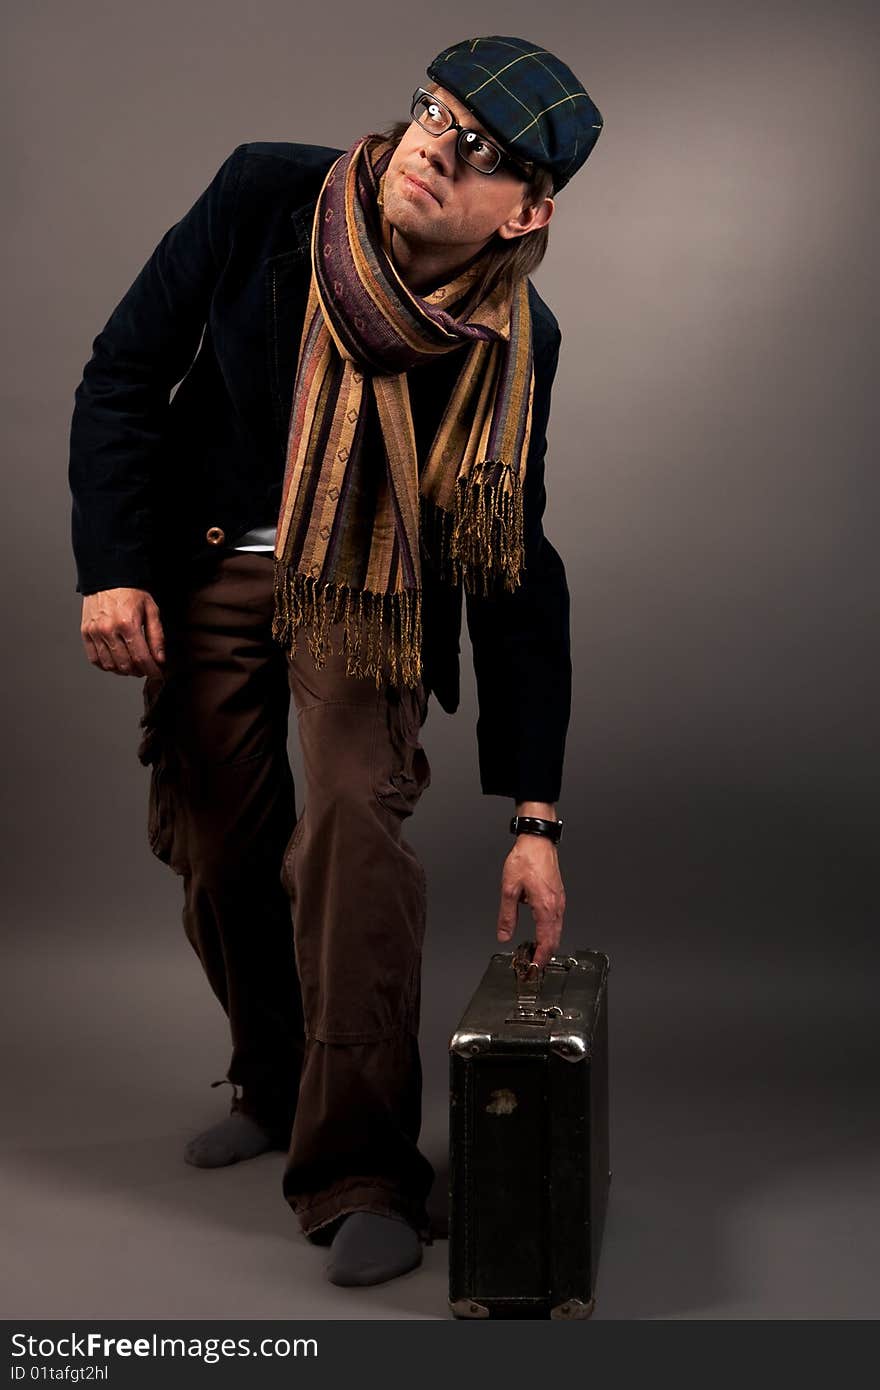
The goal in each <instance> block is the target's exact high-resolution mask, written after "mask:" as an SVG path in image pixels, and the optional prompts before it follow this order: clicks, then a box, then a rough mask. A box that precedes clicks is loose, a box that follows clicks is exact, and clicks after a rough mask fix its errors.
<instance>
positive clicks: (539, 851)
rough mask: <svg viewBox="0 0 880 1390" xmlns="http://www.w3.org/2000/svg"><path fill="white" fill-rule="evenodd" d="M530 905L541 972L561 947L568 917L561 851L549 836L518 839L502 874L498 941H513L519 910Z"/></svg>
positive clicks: (536, 960)
mask: <svg viewBox="0 0 880 1390" xmlns="http://www.w3.org/2000/svg"><path fill="white" fill-rule="evenodd" d="M521 902H527V903H528V905H529V907H530V908H531V909H532V915H533V917H534V919H535V938H536V943H537V944H536V946H535V954H534V956H533V957H532V962H533V964H534V965H536V966H537V967H538V968H539V969H543V967H544V966H545V965H546V964H547V962H548V960H549V959H550V957H551V956H552V955H554V954H555V953H556V951H557V949H558V947H559V940H560V937H561V936H562V920H563V917H564V914H565V888H564V887H563V884H562V876H561V874H560V872H559V851H558V849H557V847H556V845H554V843H553V841H552V840H550V839H548V838H547V836H546V835H529V834H525V833H524V834H521V835H517V837H516V842H515V844H514V846H513V849H512V850H511V851H510V853H509V854H508V856H507V858H506V859H505V861H504V868H503V870H502V872H501V908H500V910H499V913H498V940H499V941H509V940H510V938H511V936H512V935H513V933H514V932H515V931H516V925H517V910H518V905H519V903H521Z"/></svg>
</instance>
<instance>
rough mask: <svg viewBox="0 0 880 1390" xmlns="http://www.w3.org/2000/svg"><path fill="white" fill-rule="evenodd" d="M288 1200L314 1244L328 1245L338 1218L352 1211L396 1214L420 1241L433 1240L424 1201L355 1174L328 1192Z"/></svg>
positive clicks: (334, 1231)
mask: <svg viewBox="0 0 880 1390" xmlns="http://www.w3.org/2000/svg"><path fill="white" fill-rule="evenodd" d="M288 1201H289V1202H290V1205H291V1207H292V1208H293V1210H294V1211H295V1212H296V1214H297V1216H298V1217H299V1223H300V1227H301V1229H302V1231H303V1233H304V1235H306V1236H307V1237H308V1239H309V1240H310V1241H312V1243H313V1244H315V1245H328V1244H329V1243H330V1241H331V1240H332V1239H333V1237H334V1235H335V1234H336V1231H337V1229H338V1226H339V1224H340V1220H341V1218H342V1217H343V1216H347V1215H348V1214H349V1212H353V1211H374V1212H377V1213H379V1214H380V1215H382V1216H397V1217H400V1218H402V1219H403V1220H404V1221H406V1222H408V1223H409V1225H410V1226H412V1227H413V1228H414V1230H415V1231H416V1232H417V1233H418V1236H419V1239H420V1240H421V1241H422V1242H423V1244H425V1245H433V1244H434V1239H433V1236H432V1235H431V1225H430V1221H429V1220H428V1213H427V1211H426V1210H425V1207H424V1205H423V1204H419V1203H418V1202H413V1201H411V1200H409V1199H407V1198H406V1197H402V1196H401V1195H400V1194H399V1193H398V1192H396V1191H395V1190H394V1189H393V1188H391V1187H385V1186H382V1185H377V1183H376V1182H375V1180H369V1179H364V1178H357V1179H354V1180H352V1181H351V1182H347V1183H340V1184H337V1185H336V1187H334V1188H333V1189H332V1190H331V1191H330V1192H327V1193H322V1194H319V1195H318V1196H315V1197H310V1198H307V1199H297V1198H288Z"/></svg>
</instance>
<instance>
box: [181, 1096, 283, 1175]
mask: <svg viewBox="0 0 880 1390" xmlns="http://www.w3.org/2000/svg"><path fill="white" fill-rule="evenodd" d="M222 1084H223V1081H222V1080H221V1081H212V1082H211V1085H212V1086H221V1085H222ZM227 1085H230V1086H232V1087H233V1090H234V1092H235V1096H234V1099H233V1101H232V1106H233V1108H232V1112H231V1113H230V1114H229V1115H227V1117H226V1119H225V1120H220V1121H219V1123H218V1124H216V1125H212V1126H211V1128H210V1129H206V1130H205V1131H204V1132H203V1133H202V1134H197V1135H196V1137H195V1138H194V1139H191V1140H190V1141H189V1143H188V1144H187V1146H186V1148H185V1149H184V1151H183V1157H184V1159H185V1160H186V1162H187V1163H192V1164H193V1165H194V1166H195V1167H196V1168H225V1167H227V1166H228V1165H229V1164H230V1163H241V1162H242V1161H243V1160H244V1159H247V1158H256V1157H257V1155H258V1154H262V1153H265V1152H266V1151H267V1149H278V1148H286V1147H287V1145H286V1143H285V1144H282V1143H281V1142H280V1139H279V1136H278V1135H277V1134H272V1133H270V1131H269V1130H267V1129H264V1128H263V1126H262V1125H261V1124H258V1122H257V1121H256V1120H254V1119H252V1118H251V1116H250V1115H247V1114H245V1112H244V1111H243V1110H240V1109H239V1108H238V1106H239V1105H240V1102H241V1096H240V1094H239V1091H238V1088H237V1087H236V1086H235V1084H234V1082H231V1081H229V1082H227Z"/></svg>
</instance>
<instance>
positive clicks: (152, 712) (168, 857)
mask: <svg viewBox="0 0 880 1390" xmlns="http://www.w3.org/2000/svg"><path fill="white" fill-rule="evenodd" d="M143 696H144V713H143V716H142V717H141V720H140V728H141V729H142V730H143V735H142V737H141V741H140V744H139V746H138V750H137V755H138V760H139V761H140V762H141V763H142V764H143V765H144V767H149V768H151V769H152V770H151V773H150V791H149V803H148V810H147V836H148V838H149V842H150V849H151V850H152V852H153V854H154V855H155V856H156V858H157V859H160V860H161V861H162V863H163V864H168V865H169V866H170V867H171V868H172V869H174V871H175V872H176V873H179V874H182V873H183V872H184V869H183V867H182V866H181V865H180V863H179V862H178V860H177V858H176V857H175V819H176V818H175V799H176V787H177V782H178V777H177V763H176V759H175V758H174V755H173V750H172V749H171V748H170V746H169V739H168V711H169V698H170V697H169V681H168V679H167V678H166V677H165V676H147V677H145V679H144V686H143Z"/></svg>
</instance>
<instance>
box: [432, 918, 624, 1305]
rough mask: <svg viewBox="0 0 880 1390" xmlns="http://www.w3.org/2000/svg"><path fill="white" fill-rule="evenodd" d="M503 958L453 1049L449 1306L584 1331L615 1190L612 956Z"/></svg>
mask: <svg viewBox="0 0 880 1390" xmlns="http://www.w3.org/2000/svg"><path fill="white" fill-rule="evenodd" d="M534 950H535V943H534V942H533V941H526V942H524V943H522V944H521V945H519V946H517V948H516V950H514V951H506V952H496V953H495V954H494V955H493V956H492V958H491V960H490V962H489V965H488V968H487V970H486V972H485V974H484V976H483V978H482V980H481V981H480V983H479V985H478V987H477V990H476V993H475V994H474V996H473V998H472V999H471V1001H470V1003H469V1004H468V1006H467V1008H466V1009H465V1011H464V1014H463V1016H462V1019H461V1022H460V1024H459V1026H458V1028H457V1029H456V1031H455V1033H454V1034H453V1036H452V1038H451V1040H450V1043H449V1081H450V1091H449V1101H450V1114H449V1307H450V1308H451V1310H452V1313H453V1315H454V1316H455V1317H457V1318H489V1317H493V1318H547V1317H550V1318H586V1317H589V1316H590V1314H591V1313H592V1311H593V1307H594V1304H595V1300H596V1270H597V1265H598V1261H599V1250H600V1247H601V1243H602V1230H603V1227H604V1224H605V1210H606V1206H607V1202H608V1189H609V1185H610V1181H611V1169H610V1167H609V1138H608V983H607V981H608V971H609V970H610V968H611V962H610V960H609V958H608V956H607V955H606V954H605V953H604V952H602V951H592V950H579V951H574V952H573V953H572V954H571V955H564V956H562V955H560V956H551V958H550V960H549V961H548V963H547V964H546V965H545V966H544V969H543V970H541V971H539V970H538V968H537V967H535V966H531V967H530V965H529V963H530V961H531V959H532V956H533V954H534Z"/></svg>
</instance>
